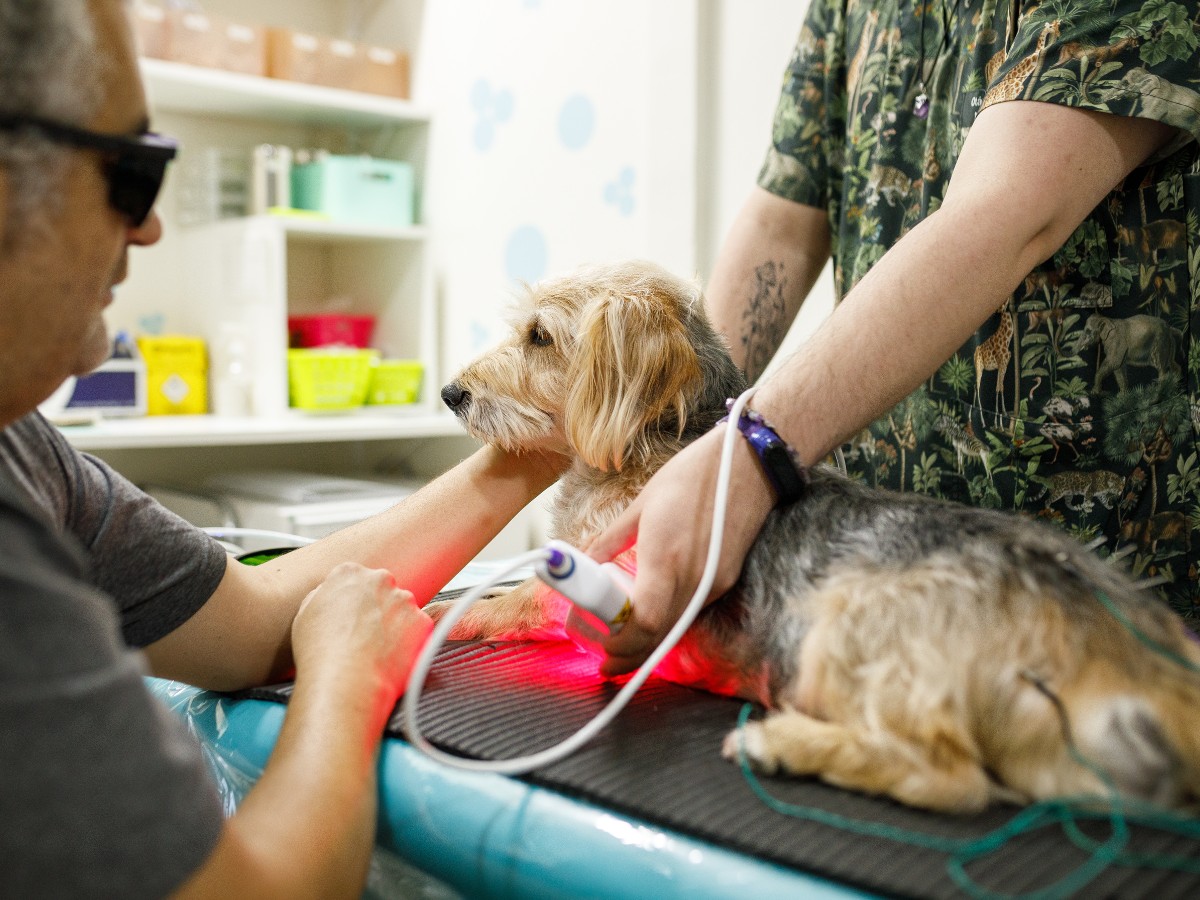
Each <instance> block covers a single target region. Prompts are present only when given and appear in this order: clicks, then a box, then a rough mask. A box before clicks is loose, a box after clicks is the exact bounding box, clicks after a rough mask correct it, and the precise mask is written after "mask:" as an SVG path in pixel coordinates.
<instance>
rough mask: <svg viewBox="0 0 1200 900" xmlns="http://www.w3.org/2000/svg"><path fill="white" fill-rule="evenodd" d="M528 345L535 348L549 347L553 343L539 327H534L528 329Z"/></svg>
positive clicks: (548, 334) (548, 333)
mask: <svg viewBox="0 0 1200 900" xmlns="http://www.w3.org/2000/svg"><path fill="white" fill-rule="evenodd" d="M529 343H531V344H533V345H534V346H535V347H549V346H550V345H551V344H553V343H554V339H553V338H552V337H550V332H548V331H546V329H545V328H543V327H542V326H541V325H534V326H533V327H531V328H530V329H529Z"/></svg>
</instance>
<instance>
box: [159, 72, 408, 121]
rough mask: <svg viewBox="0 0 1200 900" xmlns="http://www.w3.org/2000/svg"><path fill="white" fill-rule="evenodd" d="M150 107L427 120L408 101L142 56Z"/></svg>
mask: <svg viewBox="0 0 1200 900" xmlns="http://www.w3.org/2000/svg"><path fill="white" fill-rule="evenodd" d="M141 68H142V78H143V79H144V80H145V82H146V91H147V94H148V95H149V98H150V105H151V108H152V109H155V110H161V111H164V112H186V113H200V114H204V115H212V116H234V117H237V118H247V119H257V120H267V121H272V122H296V123H302V124H310V125H348V126H355V127H362V126H386V125H403V124H426V123H428V122H429V119H430V115H429V112H428V111H427V110H425V109H423V108H421V107H419V106H416V105H415V104H413V103H411V102H409V101H407V100H398V99H393V98H391V97H383V96H379V95H376V94H363V93H359V92H357V91H344V90H339V89H338V88H327V87H321V86H320V85H311V84H300V83H298V82H294V81H280V80H278V79H275V78H263V77H260V76H257V75H242V74H240V73H238V72H225V71H222V70H220V69H206V68H202V67H200V66H189V65H186V64H184V63H176V62H169V61H167V60H161V59H149V58H142V60H141Z"/></svg>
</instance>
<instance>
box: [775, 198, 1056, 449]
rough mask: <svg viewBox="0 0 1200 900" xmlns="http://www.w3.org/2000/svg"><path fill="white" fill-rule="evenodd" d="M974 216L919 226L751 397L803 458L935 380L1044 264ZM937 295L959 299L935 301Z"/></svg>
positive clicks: (935, 218) (949, 216)
mask: <svg viewBox="0 0 1200 900" xmlns="http://www.w3.org/2000/svg"><path fill="white" fill-rule="evenodd" d="M986 231H987V226H986V225H985V224H983V223H982V221H981V219H979V218H977V217H976V216H975V215H974V213H973V211H969V210H964V211H962V212H961V213H960V212H958V211H955V210H950V209H943V210H941V211H939V212H938V213H935V214H934V215H932V216H930V217H929V218H928V219H926V220H925V221H924V222H922V223H921V225H919V226H918V227H917V228H915V229H913V231H911V232H910V233H909V234H908V235H906V236H905V237H904V239H903V240H902V241H900V243H899V244H897V245H896V246H895V247H894V248H893V249H892V250H891V251H890V252H889V253H888V254H887V255H886V256H885V257H884V259H882V260H881V261H880V262H879V263H878V264H877V265H876V266H875V267H874V268H873V269H872V270H871V272H870V273H869V274H868V275H867V276H866V277H865V278H864V279H863V280H862V281H861V282H860V283H859V284H858V285H857V286H856V287H855V288H854V290H853V291H852V292H851V293H850V294H849V295H848V296H847V298H846V299H845V300H844V301H843V302H842V303H841V304H840V305H839V306H838V308H837V309H836V310H835V312H834V314H833V315H832V316H830V318H829V320H828V321H827V322H826V323H825V324H824V325H823V326H822V327H821V328H820V329H819V330H818V331H817V333H816V334H815V335H813V337H812V338H810V339H809V340H808V341H807V343H806V344H805V345H804V346H802V347H801V348H800V349H799V350H798V351H797V352H796V353H795V354H794V355H793V356H792V357H791V358H790V359H789V360H788V361H787V362H785V363H784V365H783V366H782V367H781V368H780V369H779V371H778V372H777V373H775V375H774V376H773V377H772V378H771V379H770V380H768V381H767V382H765V383H764V384H763V385H762V386H761V387H760V389H759V391H758V394H757V396H756V398H755V400H754V405H755V407H756V408H758V409H760V410H762V411H763V413H764V415H766V416H767V418H768V419H770V420H771V421H772V422H773V423H774V424H775V425H776V426H778V427H779V428H780V430H781V431H782V432H783V433H784V434H786V435H787V436H788V438H789V439H790V440H791V441H793V442H794V446H795V447H796V448H797V450H798V451H799V452H800V455H801V457H802V458H803V459H805V460H817V459H821V458H823V457H824V456H825V455H826V454H827V453H829V452H830V451H831V450H832V449H833V448H834V447H835V446H837V445H838V444H840V443H842V442H843V441H845V440H847V439H849V438H850V437H852V436H853V435H854V434H855V433H856V432H857V431H859V430H860V429H861V428H863V427H864V426H865V425H866V424H867V423H869V422H871V421H874V420H875V419H876V418H878V417H879V416H881V415H883V414H884V413H886V412H887V411H888V410H889V409H891V408H892V407H893V406H894V405H895V404H896V403H898V402H899V401H900V400H902V399H903V398H904V397H905V396H907V395H908V394H909V393H910V392H911V391H912V390H914V389H915V388H916V387H917V386H918V385H920V384H921V382H922V381H924V380H925V379H927V378H928V377H929V376H930V375H932V374H933V373H934V372H935V371H936V370H937V368H938V367H939V366H940V365H941V364H942V363H943V362H945V360H946V359H948V358H949V357H950V356H951V355H952V354H953V353H954V352H955V351H956V350H957V349H958V348H959V347H960V346H962V344H963V343H964V342H965V341H966V340H967V339H968V338H969V337H970V335H971V334H972V333H974V332H975V331H976V330H977V329H978V328H979V326H980V324H981V323H983V322H984V321H985V320H986V319H987V318H988V316H990V315H991V314H992V313H993V312H994V311H995V310H996V309H997V307H999V306H1000V305H1001V304H1002V303H1003V302H1004V298H1005V297H1007V296H1008V294H1009V293H1011V291H1012V290H1013V288H1014V286H1015V285H1016V284H1018V283H1019V282H1020V280H1021V278H1023V277H1024V275H1025V274H1026V273H1027V272H1028V271H1029V270H1030V269H1031V268H1032V267H1033V266H1034V265H1035V264H1036V263H1037V262H1038V260H1037V259H1036V258H1034V257H1035V256H1036V255H1037V253H1038V252H1040V251H1039V250H1038V249H1037V248H1036V247H1035V246H1034V245H1032V244H1029V243H1026V244H1024V245H1023V246H1021V247H1019V248H1017V247H1014V248H1012V249H1011V251H1010V252H1003V251H1002V252H997V248H996V243H995V241H994V240H992V237H994V236H991V235H988V234H986V233H981V232H986ZM937 298H954V299H953V300H951V301H944V302H938V299H937Z"/></svg>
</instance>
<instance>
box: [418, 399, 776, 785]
mask: <svg viewBox="0 0 1200 900" xmlns="http://www.w3.org/2000/svg"><path fill="white" fill-rule="evenodd" d="M753 394H754V388H750V389H749V390H747V391H745V392H744V393H743V394H742V395H741V396H739V397H738V398H737V400H736V401H735V402H734V404H733V406H732V407H731V408H730V410H729V424H728V425H727V427H726V429H725V437H724V441H723V443H722V444H721V462H720V465H719V467H718V469H717V485H716V491H715V493H714V495H713V517H712V531H711V533H710V534H709V538H708V557H707V559H706V560H705V563H704V572H703V574H702V575H701V576H700V584H699V585H698V586H697V587H696V591H695V593H694V594H692V599H691V600H689V601H688V605H687V606H686V607H685V608H684V610H683V614H682V615H681V616H680V617H679V621H677V622H676V623H675V626H674V627H673V628H672V629H671V630H670V631H668V632H667V635H666V637H664V638H663V639H662V642H661V643H660V644H659V645H658V647H657V648H656V649H655V650H654V652H653V653H651V654H650V656H649V657H647V658H646V661H645V662H644V663H642V665H641V666H640V667H639V668H638V670H637V671H636V672H635V673H634V675H633V677H632V678H630V679H629V681H627V682H626V683H625V685H624V687H622V688H621V690H620V691H619V692H618V693H617V695H616V696H615V697H613V699H612V700H610V701H609V702H608V705H607V706H605V707H604V709H602V710H600V712H598V713H597V714H596V716H595V718H593V719H592V720H591V721H590V722H588V723H587V724H586V725H584V726H583V727H582V728H580V729H579V731H577V732H575V734H573V735H571V737H569V738H567V739H566V740H564V741H561V742H560V743H558V744H555V745H554V746H552V747H547V748H546V749H545V750H541V751H538V752H537V753H533V754H530V755H528V756H519V757H515V758H513V759H500V760H481V759H466V758H464V757H461V756H455V755H453V754H451V753H446V752H445V751H443V750H439V749H438V748H437V747H435V746H433V745H432V744H431V743H429V741H428V740H426V739H425V737H424V735H422V734H421V731H420V728H419V727H418V726H417V707H418V705H419V704H420V699H421V689H422V687H423V686H424V684H425V678H426V676H427V675H428V674H429V669H430V667H431V666H432V664H433V658H434V656H435V655H436V654H437V651H438V650H439V649H441V646H442V644H443V643H444V642H445V640H446V635H448V634H449V633H450V629H452V628H453V627H454V625H455V623H456V622H458V620H459V619H461V618H462V616H463V614H465V613H466V611H467V610H468V609H469V608H470V607H471V605H472V604H473V603H475V602H476V601H477V600H478V599H479V598H480V597H481V596H482V595H483V593H484V592H485V591H486V590H487V589H488V588H491V587H493V586H495V585H496V584H498V583H499V582H501V581H503V580H504V578H506V577H507V576H508V575H510V574H512V573H513V572H515V571H516V570H517V569H519V568H521V567H523V566H527V565H532V564H534V563H536V562H538V561H540V560H542V559H545V558H546V551H545V550H533V551H531V552H529V553H527V554H525V555H523V556H520V557H517V559H515V560H514V561H513V563H512V564H511V565H510V566H508V567H507V568H505V569H504V570H502V571H501V572H499V573H497V574H495V575H493V576H492V578H491V579H490V580H489V581H486V582H484V583H483V584H479V585H476V586H475V587H474V588H472V589H471V590H470V591H468V592H467V593H466V594H464V595H463V596H462V597H460V598H459V599H458V600H457V601H455V604H454V606H453V607H451V608H450V611H449V612H448V613H446V615H445V616H444V617H443V618H442V619H441V621H439V622H438V625H437V628H435V629H434V630H433V634H431V635H430V636H429V640H427V641H426V642H425V646H424V647H423V648H422V649H421V653H420V654H419V655H418V656H417V661H416V663H415V664H414V665H413V671H412V675H410V676H409V680H408V688H407V689H406V690H405V692H404V702H403V713H404V733H405V737H406V738H407V739H408V741H409V743H410V744H412V745H413V746H414V747H416V748H417V749H418V750H420V751H421V752H422V753H424V754H425V755H426V756H429V757H431V758H432V759H436V760H438V761H439V762H443V763H446V764H447V765H450V766H455V767H457V768H460V769H469V770H471V771H474V772H497V773H499V774H502V775H523V774H524V773H526V772H531V771H533V770H534V769H538V768H541V767H543V766H547V765H550V763H553V762H557V761H558V760H560V759H562V758H563V757H565V756H569V755H570V754H571V753H574V752H575V751H576V750H577V749H579V748H580V747H581V746H583V745H584V744H586V743H587V742H588V741H590V740H591V739H592V738H593V737H595V736H596V735H597V734H598V733H599V732H600V731H601V730H602V729H604V728H605V727H607V726H608V724H609V723H610V722H612V720H613V719H614V718H616V716H617V714H618V713H620V712H621V710H622V709H624V708H625V705H626V704H627V703H628V702H629V701H630V699H631V698H632V697H633V695H634V694H635V693H636V692H637V691H638V689H639V688H640V687H641V686H642V685H643V684H644V683H645V681H646V679H647V678H649V677H650V674H651V672H653V671H654V669H655V667H656V666H657V665H658V664H659V663H660V662H662V660H663V657H665V656H666V655H667V654H668V653H670V652H671V650H672V649H673V648H674V647H675V645H676V644H677V643H678V642H679V639H680V638H681V637H683V633H684V632H685V631H687V630H688V628H689V627H690V626H691V624H692V622H693V621H695V619H696V616H697V615H699V614H700V610H701V609H702V608H703V607H704V601H705V599H707V597H708V592H709V591H710V590H711V589H712V584H713V581H714V580H716V577H717V565H718V564H719V563H720V561H721V536H722V535H723V533H724V530H725V510H726V507H727V505H728V500H729V498H728V495H729V478H730V471H731V470H732V468H733V444H734V441H735V440H736V439H737V436H738V420H739V419H740V418H741V415H742V410H743V409H745V407H746V404H747V403H749V402H750V397H751V396H752V395H753Z"/></svg>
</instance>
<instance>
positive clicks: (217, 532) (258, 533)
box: [201, 525, 315, 547]
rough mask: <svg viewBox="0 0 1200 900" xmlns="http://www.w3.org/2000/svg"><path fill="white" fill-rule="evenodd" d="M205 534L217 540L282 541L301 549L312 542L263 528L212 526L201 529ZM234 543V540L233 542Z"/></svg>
mask: <svg viewBox="0 0 1200 900" xmlns="http://www.w3.org/2000/svg"><path fill="white" fill-rule="evenodd" d="M201 531H203V532H204V533H205V534H207V535H209V536H210V537H214V538H216V539H217V540H221V538H227V537H228V538H235V539H236V538H259V539H261V540H265V541H284V542H286V543H285V544H284V546H287V547H303V546H305V545H307V544H311V543H313V542H314V540H315V539H314V538H307V537H301V536H300V535H298V534H288V533H287V532H286V531H269V530H267V529H265V528H241V527H236V526H233V525H229V526H225V525H214V526H211V527H208V528H202V529H201ZM235 543H236V540H235Z"/></svg>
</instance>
